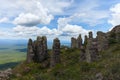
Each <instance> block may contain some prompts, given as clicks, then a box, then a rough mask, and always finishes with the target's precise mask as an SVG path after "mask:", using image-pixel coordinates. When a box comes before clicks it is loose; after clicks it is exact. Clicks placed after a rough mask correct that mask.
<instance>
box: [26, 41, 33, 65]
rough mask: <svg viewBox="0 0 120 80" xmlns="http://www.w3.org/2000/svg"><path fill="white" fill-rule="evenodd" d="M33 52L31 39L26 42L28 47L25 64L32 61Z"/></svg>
mask: <svg viewBox="0 0 120 80" xmlns="http://www.w3.org/2000/svg"><path fill="white" fill-rule="evenodd" d="M33 56H34V51H33V43H32V39H29V41H28V47H27V60H26V61H27V63H30V62H32V61H33Z"/></svg>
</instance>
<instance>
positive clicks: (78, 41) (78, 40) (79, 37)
mask: <svg viewBox="0 0 120 80" xmlns="http://www.w3.org/2000/svg"><path fill="white" fill-rule="evenodd" d="M81 47H82V38H81V34H80V35H79V36H78V38H77V48H79V49H80V48H81Z"/></svg>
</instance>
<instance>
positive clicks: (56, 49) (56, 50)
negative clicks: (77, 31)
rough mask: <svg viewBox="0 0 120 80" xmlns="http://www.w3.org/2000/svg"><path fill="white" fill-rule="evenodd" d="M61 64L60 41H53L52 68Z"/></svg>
mask: <svg viewBox="0 0 120 80" xmlns="http://www.w3.org/2000/svg"><path fill="white" fill-rule="evenodd" d="M57 63H60V40H59V39H58V38H56V39H54V41H53V50H52V55H51V67H53V66H55V65H56V64H57Z"/></svg>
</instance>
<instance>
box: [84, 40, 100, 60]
mask: <svg viewBox="0 0 120 80" xmlns="http://www.w3.org/2000/svg"><path fill="white" fill-rule="evenodd" d="M98 56H99V53H98V48H97V40H96V39H92V38H91V39H90V38H89V40H88V44H87V46H86V61H87V62H93V61H96V60H97V59H98Z"/></svg>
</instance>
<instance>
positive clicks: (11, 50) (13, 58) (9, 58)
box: [0, 45, 26, 64]
mask: <svg viewBox="0 0 120 80" xmlns="http://www.w3.org/2000/svg"><path fill="white" fill-rule="evenodd" d="M0 48H5V49H3V50H0V64H6V63H10V62H19V61H23V60H25V59H26V52H20V51H17V50H16V49H23V48H25V46H20V47H19V46H14V45H13V46H12V45H10V46H6V45H4V46H0Z"/></svg>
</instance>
